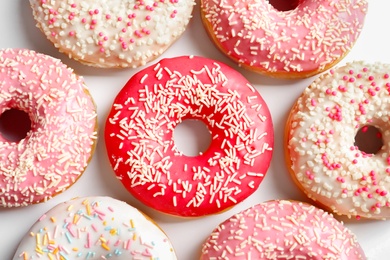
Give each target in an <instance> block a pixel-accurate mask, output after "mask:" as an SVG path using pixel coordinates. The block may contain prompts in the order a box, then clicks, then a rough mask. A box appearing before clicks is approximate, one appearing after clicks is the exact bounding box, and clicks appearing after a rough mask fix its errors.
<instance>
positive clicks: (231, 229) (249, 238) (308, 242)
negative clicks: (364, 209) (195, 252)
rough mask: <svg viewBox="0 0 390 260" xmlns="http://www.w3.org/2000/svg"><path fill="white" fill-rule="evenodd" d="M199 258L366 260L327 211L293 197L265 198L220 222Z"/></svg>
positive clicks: (351, 239) (348, 233)
mask: <svg viewBox="0 0 390 260" xmlns="http://www.w3.org/2000/svg"><path fill="white" fill-rule="evenodd" d="M200 259H205V260H206V259H230V260H233V259H329V260H358V259H366V257H365V255H364V252H363V250H362V248H361V247H360V245H359V243H358V242H357V239H356V236H355V235H354V234H353V233H352V232H351V231H350V230H348V229H347V228H346V227H344V226H343V224H342V223H341V222H339V221H337V220H336V219H335V218H334V217H333V216H332V215H331V214H329V213H327V212H325V211H323V210H321V209H319V208H316V207H314V206H312V205H309V204H305V203H302V202H297V201H287V200H280V201H268V202H265V203H262V204H258V205H255V206H252V207H251V208H249V209H246V210H243V211H242V212H240V213H237V214H235V215H234V216H232V217H230V218H229V219H227V220H225V221H224V222H223V223H221V224H220V225H219V226H218V227H217V228H216V229H214V231H213V232H212V233H211V235H210V236H209V238H208V239H207V240H206V242H205V243H204V245H203V247H202V256H201V258H200Z"/></svg>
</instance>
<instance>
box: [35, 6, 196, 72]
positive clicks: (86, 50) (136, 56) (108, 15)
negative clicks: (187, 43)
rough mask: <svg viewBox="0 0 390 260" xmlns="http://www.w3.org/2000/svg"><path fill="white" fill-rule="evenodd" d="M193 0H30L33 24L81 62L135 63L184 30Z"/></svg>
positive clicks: (115, 65) (155, 53)
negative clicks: (35, 23) (34, 21)
mask: <svg viewBox="0 0 390 260" xmlns="http://www.w3.org/2000/svg"><path fill="white" fill-rule="evenodd" d="M194 4H195V1H194V0H180V1H179V0H138V1H134V0H116V1H106V0H72V1H53V0H30V5H31V7H32V10H33V16H34V18H35V20H36V22H37V27H38V28H39V29H40V30H41V31H42V32H43V33H44V34H45V35H46V37H47V38H48V39H49V40H50V41H51V42H52V43H53V44H54V46H55V47H56V48H58V49H59V51H60V52H62V53H65V54H67V55H68V56H69V57H70V58H73V59H75V60H77V61H79V62H81V63H83V64H86V65H90V66H95V67H102V68H127V67H130V68H135V67H139V66H142V65H145V64H146V63H147V62H149V61H151V60H153V59H155V58H157V57H158V56H160V55H161V54H162V53H163V52H164V51H165V50H166V49H167V48H168V47H169V46H170V45H171V44H173V42H175V41H176V40H177V39H178V38H179V37H180V36H181V35H182V34H183V32H184V31H185V29H186V26H187V24H188V22H189V20H190V18H191V13H192V9H193V6H194Z"/></svg>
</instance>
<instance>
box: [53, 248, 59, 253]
mask: <svg viewBox="0 0 390 260" xmlns="http://www.w3.org/2000/svg"><path fill="white" fill-rule="evenodd" d="M58 251H60V249H59V248H58V247H56V249H54V250H53V254H55V255H56V254H57V253H58Z"/></svg>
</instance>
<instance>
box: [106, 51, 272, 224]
mask: <svg viewBox="0 0 390 260" xmlns="http://www.w3.org/2000/svg"><path fill="white" fill-rule="evenodd" d="M186 119H195V120H201V121H202V122H203V123H204V124H205V125H206V126H207V128H208V130H209V131H210V134H211V139H212V141H211V144H210V147H209V148H208V149H207V150H206V151H204V152H203V153H202V154H199V155H197V156H193V157H191V156H186V155H183V153H182V152H181V151H180V150H178V148H177V147H176V145H175V143H174V139H173V131H174V129H175V127H176V126H177V125H178V124H180V123H181V122H182V121H183V120H186ZM105 141H106V147H107V154H108V157H109V160H110V163H111V166H112V168H113V169H114V172H115V173H116V175H117V177H118V179H119V180H121V181H122V183H123V185H124V186H125V187H126V188H127V189H128V190H129V191H130V193H131V194H132V195H134V196H135V197H136V198H137V199H139V200H140V201H142V202H143V203H144V204H146V205H148V206H150V207H152V208H154V209H156V210H159V211H162V212H165V213H168V214H172V215H177V216H183V217H196V216H204V215H209V214H214V213H217V212H221V211H223V210H226V209H228V208H230V207H232V206H234V205H236V204H237V203H239V202H241V201H242V200H244V199H245V198H247V197H248V196H249V195H251V194H252V193H253V192H254V191H255V190H256V189H257V188H258V187H259V185H260V183H261V181H262V180H263V178H264V176H265V175H266V173H267V170H268V167H269V165H270V161H271V157H272V152H273V143H274V135H273V124H272V118H271V114H270V112H269V110H268V107H267V104H266V103H265V101H264V100H263V98H262V97H261V95H260V94H259V93H258V91H257V90H256V89H255V88H254V87H252V85H251V84H250V83H249V82H248V80H247V79H245V78H244V77H243V76H242V75H241V74H240V73H239V72H237V71H235V70H234V69H232V68H230V67H228V66H227V65H225V64H223V63H221V62H218V61H214V60H211V59H207V58H202V57H193V56H190V57H187V56H182V57H175V58H171V59H163V60H161V61H160V62H158V63H156V64H155V65H152V66H149V67H147V68H145V69H143V70H142V71H140V72H138V73H136V74H135V75H134V76H132V77H131V79H130V80H129V81H128V82H127V84H126V85H125V86H124V87H123V89H122V90H121V91H120V92H119V93H118V95H117V97H116V98H115V100H114V102H113V106H112V108H111V111H110V113H109V115H108V117H107V121H106V125H105Z"/></svg>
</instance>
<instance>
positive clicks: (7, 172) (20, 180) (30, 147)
mask: <svg viewBox="0 0 390 260" xmlns="http://www.w3.org/2000/svg"><path fill="white" fill-rule="evenodd" d="M0 79H1V80H0V82H1V84H0V114H2V113H4V112H5V111H7V110H10V109H16V110H20V111H23V112H25V113H26V114H28V116H29V118H30V121H31V130H30V131H28V132H27V136H26V137H24V138H23V139H21V140H20V141H18V142H13V141H9V140H7V139H6V138H5V137H4V136H3V135H2V134H0V206H2V207H18V206H27V205H29V204H33V203H39V202H44V201H47V200H48V199H50V198H51V197H53V196H54V195H56V194H58V193H60V192H62V191H64V190H65V189H67V188H68V187H70V186H71V185H72V184H73V183H74V182H75V181H76V180H77V179H78V178H79V177H80V176H81V174H82V173H83V172H84V170H85V169H86V167H87V165H88V163H89V161H90V159H91V157H92V154H93V152H94V148H95V145H96V139H97V133H96V131H97V114H96V107H95V103H94V101H93V99H92V97H91V95H90V94H89V91H88V89H87V88H86V86H85V84H84V81H83V79H82V78H81V77H79V76H77V75H76V74H75V73H74V72H73V70H72V69H70V68H68V67H67V66H66V65H65V64H63V63H62V62H61V61H60V60H58V59H54V58H52V57H50V56H47V55H44V54H40V53H36V52H34V51H31V50H24V49H4V50H1V51H0Z"/></svg>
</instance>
